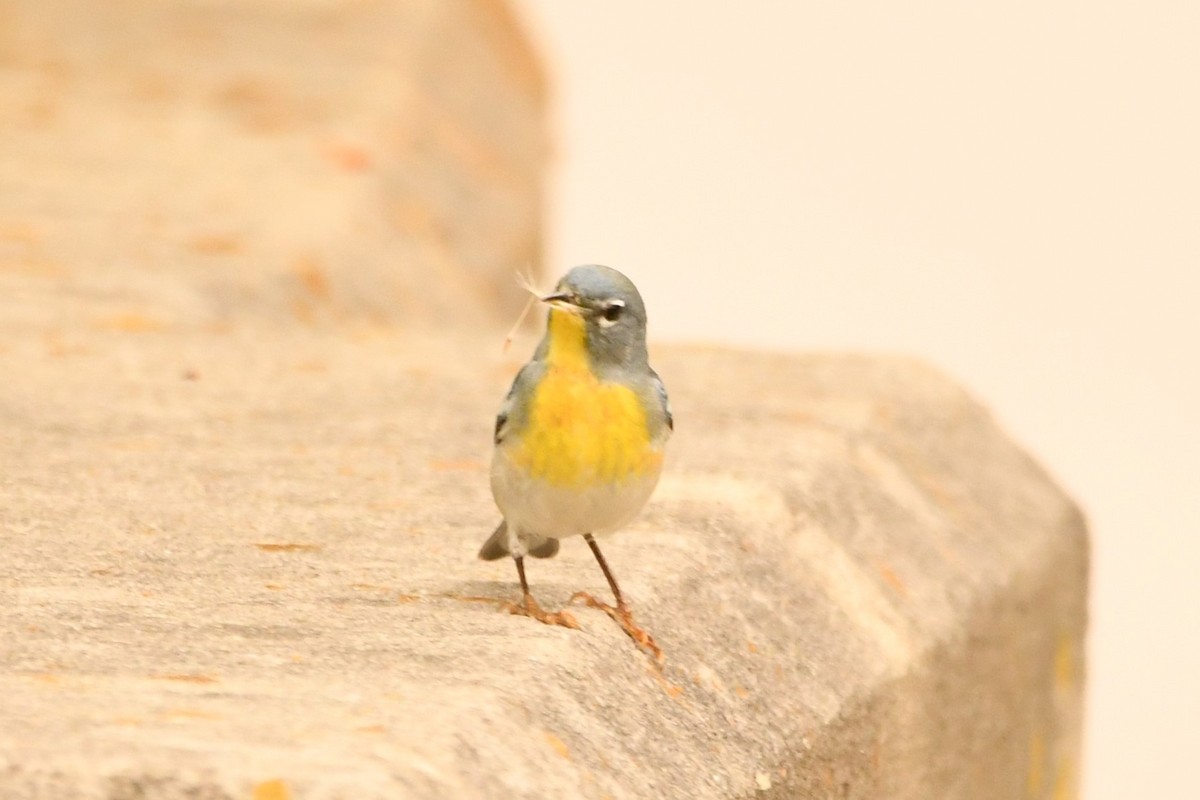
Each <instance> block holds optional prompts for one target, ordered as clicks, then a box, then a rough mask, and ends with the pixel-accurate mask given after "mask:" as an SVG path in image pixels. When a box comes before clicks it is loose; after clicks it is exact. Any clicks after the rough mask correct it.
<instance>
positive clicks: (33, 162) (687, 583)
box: [0, 0, 1087, 800]
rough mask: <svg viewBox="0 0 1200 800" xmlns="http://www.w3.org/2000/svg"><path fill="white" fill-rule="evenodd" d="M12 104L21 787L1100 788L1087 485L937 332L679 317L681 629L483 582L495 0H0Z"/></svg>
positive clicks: (620, 555) (3, 166)
mask: <svg viewBox="0 0 1200 800" xmlns="http://www.w3.org/2000/svg"><path fill="white" fill-rule="evenodd" d="M0 107H2V108H3V109H4V111H3V113H0V798H4V800H23V799H24V798H49V799H52V800H62V798H84V799H85V800H86V799H88V798H106V799H110V800H133V799H134V798H137V799H138V800H149V799H157V798H162V799H163V800H174V799H175V798H189V799H190V800H197V799H198V798H237V799H238V800H243V799H245V800H284V799H286V798H316V799H317V800H324V799H325V798H353V800H370V798H410V797H411V798H447V797H453V798H495V797H512V798H546V797H554V798H576V797H579V798H597V799H598V798H605V797H609V798H644V797H653V798H750V797H778V798H784V797H789V798H790V797H805V798H872V799H873V800H875V799H878V798H889V799H890V798H913V800H917V799H920V800H928V798H964V799H965V798H970V799H971V800H980V799H982V800H990V798H1038V799H1041V798H1054V799H1055V800H1061V798H1068V797H1073V796H1074V795H1075V792H1076V785H1077V775H1078V768H1079V756H1080V742H1079V735H1080V721H1081V714H1082V687H1083V681H1084V669H1083V652H1084V635H1085V625H1086V618H1085V616H1086V583H1087V536H1086V531H1085V525H1084V522H1083V520H1082V518H1081V516H1080V514H1079V512H1078V510H1077V509H1076V507H1075V506H1074V505H1073V504H1072V503H1071V501H1070V500H1069V499H1068V498H1066V497H1065V496H1064V495H1063V494H1062V493H1061V492H1060V491H1059V490H1058V489H1057V488H1056V487H1055V486H1054V484H1053V482H1052V481H1051V480H1050V479H1049V478H1048V477H1047V476H1046V475H1045V474H1044V472H1043V471H1042V470H1041V469H1040V468H1039V467H1038V466H1037V465H1036V464H1035V463H1034V462H1033V461H1032V460H1031V459H1030V458H1029V457H1028V456H1027V455H1025V454H1024V453H1023V452H1022V451H1021V450H1020V449H1019V448H1018V447H1017V446H1015V445H1014V444H1013V443H1012V442H1011V441H1010V440H1009V438H1008V437H1007V436H1006V435H1005V434H1004V432H1003V431H1002V430H1000V429H999V428H998V427H997V426H996V424H995V423H994V421H993V420H992V419H991V418H990V417H989V415H988V414H987V413H986V411H984V410H983V409H982V408H981V407H980V406H979V405H978V404H977V403H976V402H974V401H973V400H972V399H971V398H969V397H968V396H967V395H966V394H964V393H963V392H962V391H961V390H960V389H958V388H956V387H955V385H954V384H953V383H952V382H951V381H949V380H947V379H946V378H945V377H943V376H942V375H940V374H938V373H936V372H935V371H933V370H931V369H929V368H928V367H926V366H924V365H922V364H921V363H919V362H915V361H907V360H901V359H894V358H871V357H852V356H818V355H795V356H785V355H765V354H755V353H737V352H732V351H719V350H712V349H698V348H696V349H688V348H679V347H676V348H666V349H660V350H657V351H655V352H654V363H655V366H656V367H657V368H658V370H659V372H660V373H661V374H662V376H663V378H664V380H665V381H666V383H667V386H668V387H669V389H670V390H671V394H672V400H673V405H674V408H675V417H676V423H677V433H676V436H675V438H674V440H673V442H672V444H671V446H670V450H669V454H668V459H667V466H666V472H665V476H664V479H663V482H662V484H661V485H660V487H659V491H658V493H657V494H656V496H655V498H654V499H653V500H652V501H651V504H650V506H649V507H648V508H647V510H646V512H645V513H644V514H643V515H642V517H641V518H640V519H639V521H638V522H637V523H635V524H634V525H633V526H632V527H631V529H630V530H628V531H626V532H623V533H620V534H617V535H615V536H614V537H612V538H611V539H608V540H606V541H605V542H604V543H603V546H604V549H605V553H606V555H607V557H608V559H609V561H610V563H611V564H612V566H613V568H614V570H615V571H616V574H617V575H618V577H619V578H620V580H621V582H622V585H623V587H624V589H625V591H626V593H627V595H628V596H629V598H630V600H631V602H632V603H633V605H634V607H635V610H636V614H637V616H638V619H639V621H640V622H641V623H642V624H643V625H644V626H645V627H646V628H647V629H649V630H650V631H651V632H653V634H654V635H655V636H656V638H657V640H658V642H659V643H660V644H661V645H662V647H663V649H664V651H665V654H666V662H665V666H664V667H663V668H662V670H661V671H660V670H659V669H656V668H655V666H654V665H653V664H652V663H651V662H650V660H649V659H648V658H647V657H646V656H645V655H644V654H643V653H641V652H640V651H638V650H637V649H636V648H635V647H634V646H633V643H632V642H631V641H630V640H629V639H628V638H627V637H626V636H625V635H624V634H623V633H622V632H621V631H620V630H619V629H618V628H617V627H616V626H615V625H614V624H613V622H612V620H610V619H609V618H608V617H607V616H605V615H604V614H603V613H602V612H600V611H595V610H591V609H587V608H576V609H574V611H573V613H574V614H575V616H576V617H577V618H578V619H579V621H580V623H581V625H582V629H581V630H578V631H573V630H567V629H564V628H552V627H547V626H544V625H541V624H538V623H536V622H533V621H531V620H529V619H527V618H521V617H514V616H511V615H509V614H506V613H504V612H503V610H502V605H503V603H504V602H505V601H508V600H515V599H517V594H518V590H517V582H516V574H515V570H514V569H513V567H512V565H511V563H509V562H505V561H500V562H495V563H483V562H480V561H478V560H476V558H475V553H476V550H477V548H478V546H479V544H480V543H481V542H482V541H483V539H484V538H485V537H486V536H487V535H488V533H490V531H491V530H492V528H493V527H494V525H495V524H496V521H497V515H496V511H495V509H494V507H493V505H492V502H491V498H490V495H489V490H488V479H487V462H488V459H489V457H490V449H491V433H492V422H493V415H494V414H495V411H496V409H497V408H498V406H499V402H500V399H501V397H502V396H503V394H504V392H505V390H506V389H507V387H508V384H509V381H510V380H511V378H512V376H513V374H514V372H515V371H516V369H517V368H518V367H519V365H520V364H521V363H522V362H523V361H524V360H525V358H526V357H527V355H528V352H529V350H530V349H531V348H532V346H533V342H532V341H531V340H530V339H529V338H528V337H527V336H526V337H523V338H521V339H520V340H519V341H518V342H517V344H516V346H515V347H514V348H513V349H512V350H511V351H510V352H509V353H508V354H504V353H503V352H502V350H501V342H502V339H503V327H504V326H503V324H501V323H500V322H499V321H498V320H500V319H504V320H506V321H511V319H512V316H511V313H513V309H514V305H516V304H515V302H514V300H515V299H516V290H515V288H513V282H512V280H511V273H512V269H513V268H514V267H521V266H524V264H523V263H521V262H523V261H524V260H527V259H530V258H535V257H536V251H537V242H538V223H537V211H538V202H539V201H538V197H539V190H538V181H539V176H540V171H541V163H542V150H543V146H542V145H543V139H542V106H541V83H540V79H539V77H538V72H537V69H536V64H535V62H534V61H533V59H531V58H530V56H529V54H528V50H527V46H526V45H525V44H524V42H523V40H522V39H521V38H520V36H519V35H518V33H517V31H516V29H515V28H514V27H513V25H512V21H511V20H510V19H509V18H508V16H507V14H506V11H505V9H504V8H503V7H502V6H500V5H498V4H497V3H494V2H485V0H474V1H473V2H472V1H468V0H437V1H436V2H434V0H412V1H411V2H398V1H396V2H391V1H387V0H364V1H363V2H351V1H350V0H345V1H342V0H322V1H320V2H319V1H318V0H260V1H259V2H251V1H250V0H246V1H245V2H236V1H235V0H179V2H173V3H163V2H158V0H153V1H152V0H144V1H143V2H139V1H138V0H114V2H106V3H102V4H101V3H91V2H84V1H83V0H53V2H48V1H47V0H0ZM564 266H565V265H564ZM616 266H618V267H619V266H621V265H616ZM554 271H556V272H557V271H558V270H557V269H556V270H554ZM652 313H653V310H652ZM529 573H530V579H531V581H532V585H533V589H534V591H535V593H536V595H537V597H538V599H539V600H540V601H541V602H542V604H543V605H544V606H545V607H547V608H551V609H554V608H558V607H560V606H562V605H563V604H564V603H566V601H567V599H568V598H569V597H570V596H571V595H572V593H574V592H575V591H577V590H589V591H591V592H594V593H596V594H598V595H603V594H604V593H605V584H604V579H603V577H602V575H601V573H600V571H599V569H598V568H597V567H596V565H595V563H594V561H593V560H592V557H591V554H590V553H589V552H588V551H587V548H586V546H585V545H584V544H583V542H582V541H579V540H574V541H567V542H565V543H564V546H563V551H562V553H561V554H560V555H559V557H557V558H556V559H553V560H550V561H531V562H530V564H529Z"/></svg>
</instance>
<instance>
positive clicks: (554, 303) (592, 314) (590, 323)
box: [538, 264, 647, 370]
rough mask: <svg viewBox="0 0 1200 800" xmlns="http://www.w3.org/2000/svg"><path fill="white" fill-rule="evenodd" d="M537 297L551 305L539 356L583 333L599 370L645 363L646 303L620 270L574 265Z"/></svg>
mask: <svg viewBox="0 0 1200 800" xmlns="http://www.w3.org/2000/svg"><path fill="white" fill-rule="evenodd" d="M539 299H540V300H541V301H542V302H543V303H546V304H547V305H549V306H550V320H549V324H548V326H547V329H546V338H545V339H543V340H542V344H541V346H540V347H539V348H538V353H539V355H540V356H542V357H544V356H545V355H546V354H547V353H548V352H549V350H550V349H551V348H552V347H557V346H560V343H561V346H567V345H568V343H569V340H570V339H574V338H576V337H578V335H579V333H580V332H581V333H582V334H583V344H584V345H585V346H586V348H587V354H588V357H589V359H590V361H591V363H592V366H593V367H594V368H596V369H599V370H606V369H610V368H614V367H621V366H642V365H645V364H646V361H647V356H646V306H645V304H644V303H642V295H641V294H640V293H639V292H638V290H637V287H636V286H634V285H633V281H631V280H629V278H626V277H625V276H624V275H622V274H621V273H620V272H618V271H617V270H615V269H613V268H612V267H604V266H601V265H599V264H585V265H583V266H579V267H575V268H574V269H572V270H571V271H570V272H568V273H567V274H566V275H564V276H563V277H562V280H560V281H559V282H558V285H557V286H555V287H554V291H553V292H552V293H551V294H548V295H546V296H545V297H542V298H539ZM560 314H561V315H562V316H561V317H559V316H558V315H560Z"/></svg>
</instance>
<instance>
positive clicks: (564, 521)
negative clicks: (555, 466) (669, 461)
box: [492, 447, 661, 542]
mask: <svg viewBox="0 0 1200 800" xmlns="http://www.w3.org/2000/svg"><path fill="white" fill-rule="evenodd" d="M660 471H661V470H659V469H655V470H652V471H650V472H647V473H644V474H640V475H634V476H632V477H630V478H628V479H627V480H625V481H622V482H620V483H612V484H605V485H602V486H594V487H588V488H571V487H564V486H553V485H551V484H549V483H547V482H546V481H543V480H541V479H537V478H530V477H529V475H528V473H527V472H526V471H525V470H523V469H518V468H517V467H515V466H514V465H513V463H512V461H511V460H510V459H509V457H508V455H507V454H506V452H505V448H503V447H499V448H497V449H496V452H495V455H494V456H493V458H492V494H493V495H494V496H495V498H496V505H497V506H498V507H499V508H500V513H501V514H503V515H504V519H505V521H507V522H508V529H509V533H510V535H511V536H515V537H516V538H518V539H520V540H522V541H523V542H527V541H538V540H541V539H545V538H551V539H562V538H563V537H566V536H582V535H583V534H585V533H591V534H594V535H596V536H600V535H603V534H606V533H611V532H613V531H615V530H617V529H618V528H621V527H623V526H624V525H626V524H628V523H629V522H630V521H631V520H632V519H633V518H634V517H636V516H637V515H638V512H640V511H641V510H642V507H643V506H644V505H646V501H647V500H649V499H650V495H651V493H652V492H653V491H654V487H655V486H656V485H657V484H658V476H659V473H660Z"/></svg>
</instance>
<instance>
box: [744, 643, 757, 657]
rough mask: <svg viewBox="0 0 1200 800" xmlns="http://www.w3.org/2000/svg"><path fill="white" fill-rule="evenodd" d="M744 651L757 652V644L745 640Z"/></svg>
mask: <svg viewBox="0 0 1200 800" xmlns="http://www.w3.org/2000/svg"><path fill="white" fill-rule="evenodd" d="M746 652H748V653H750V654H751V655H753V654H754V653H757V652H758V645H756V644H755V643H754V642H746Z"/></svg>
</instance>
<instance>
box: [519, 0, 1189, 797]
mask: <svg viewBox="0 0 1200 800" xmlns="http://www.w3.org/2000/svg"><path fill="white" fill-rule="evenodd" d="M518 7H519V8H520V9H521V11H522V13H523V15H524V21H525V22H526V23H527V26H528V27H529V29H530V30H531V31H532V33H533V34H534V36H535V39H536V41H537V42H538V43H539V45H540V47H541V49H542V50H543V53H544V54H545V56H546V58H547V62H548V64H549V65H550V70H551V75H552V79H553V81H554V88H555V93H556V98H557V101H558V108H557V133H558V137H557V140H558V143H559V144H558V147H559V154H558V156H559V157H558V160H557V164H558V171H557V175H556V180H555V183H554V185H553V186H552V191H551V204H550V205H551V215H552V217H551V246H550V252H549V260H548V263H549V264H550V265H552V266H551V271H555V272H557V271H561V269H562V268H565V267H566V266H569V265H572V264H575V263H579V262H584V261H598V262H601V263H606V264H610V265H613V266H616V267H619V268H621V269H624V270H625V271H627V272H628V273H630V274H631V275H632V276H633V277H634V278H635V280H637V282H638V283H639V285H640V286H641V287H642V289H643V291H644V294H645V295H646V297H647V302H648V304H649V306H650V310H651V325H652V336H653V337H654V338H655V339H657V340H660V341H661V340H695V339H703V340H711V341H716V342H728V343H740V344H749V345H756V346H768V347H778V348H803V349H815V348H835V349H866V350H880V351H883V350H886V351H905V352H910V353H916V354H920V355H921V356H924V357H925V358H927V359H929V360H931V361H933V362H935V363H937V364H939V365H941V366H942V367H944V368H945V369H947V370H949V371H950V372H952V373H954V374H955V375H956V376H958V377H959V379H960V380H962V381H964V382H965V383H966V384H967V385H969V386H970V387H971V388H972V389H973V390H974V391H975V392H976V393H977V394H978V395H980V396H981V397H983V398H984V399H985V400H986V402H988V403H989V404H990V405H991V406H992V407H993V408H994V409H995V411H996V412H997V414H998V415H999V417H1000V418H1001V419H1002V420H1003V421H1004V422H1005V423H1006V424H1007V425H1008V427H1009V428H1010V429H1011V430H1012V431H1013V433H1014V434H1015V435H1016V436H1017V437H1018V438H1019V439H1021V440H1022V441H1023V442H1025V443H1026V444H1027V445H1028V446H1029V447H1030V448H1031V449H1032V450H1033V451H1034V452H1035V453H1037V454H1038V455H1039V456H1040V458H1041V459H1042V460H1043V461H1044V462H1045V463H1046V464H1047V465H1048V466H1049V467H1050V468H1051V469H1052V470H1053V471H1054V472H1055V473H1056V474H1057V475H1058V476H1059V478H1060V479H1061V480H1062V481H1063V483H1065V484H1066V486H1067V487H1068V488H1069V489H1070V490H1071V491H1072V492H1073V493H1074V494H1075V495H1076V496H1077V497H1078V498H1079V500H1080V501H1081V502H1082V503H1083V505H1084V506H1085V507H1086V509H1087V511H1088V513H1089V516H1090V519H1091V521H1092V524H1093V530H1094V534H1095V555H1094V572H1093V575H1094V591H1093V598H1092V608H1093V614H1094V617H1093V633H1092V639H1091V645H1090V658H1091V663H1090V683H1091V686H1090V700H1089V711H1088V713H1089V721H1088V730H1087V754H1086V755H1087V761H1086V770H1085V772H1086V776H1085V786H1086V790H1085V796H1086V797H1088V798H1092V800H1105V799H1107V798H1112V799H1113V800H1117V799H1118V798H1119V799H1120V800H1128V799H1129V798H1176V797H1179V798H1182V797H1194V796H1196V795H1195V791H1196V788H1195V787H1196V779H1195V777H1194V775H1195V770H1196V767H1195V764H1194V762H1195V759H1196V755H1195V752H1196V750H1197V748H1200V563H1198V562H1200V537H1198V535H1197V533H1198V531H1200V509H1198V506H1200V492H1198V491H1197V489H1198V488H1200V456H1198V451H1200V424H1198V423H1200V377H1198V375H1200V323H1198V322H1197V305H1198V303H1200V280H1198V278H1197V268H1198V266H1200V232H1198V230H1200V189H1198V187H1200V3H1194V2H1156V1H1155V0H1149V2H1135V1H1134V0H1098V1H1097V2H1089V3H1082V2H1063V1H1062V0H1007V1H1006V2H993V1H992V0H987V2H983V3H962V2H916V3H860V2H850V3H845V2H836V3H835V2H803V3H786V2H763V1H760V2H748V3H739V4H730V3H713V2H709V3H700V4H696V3H682V2H670V3H642V2H632V0H588V1H586V2H585V1H583V0H573V2H564V0H518ZM713 379H714V380H719V379H720V376H716V375H714V376H713ZM680 424H682V425H686V424H687V421H686V420H680Z"/></svg>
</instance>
